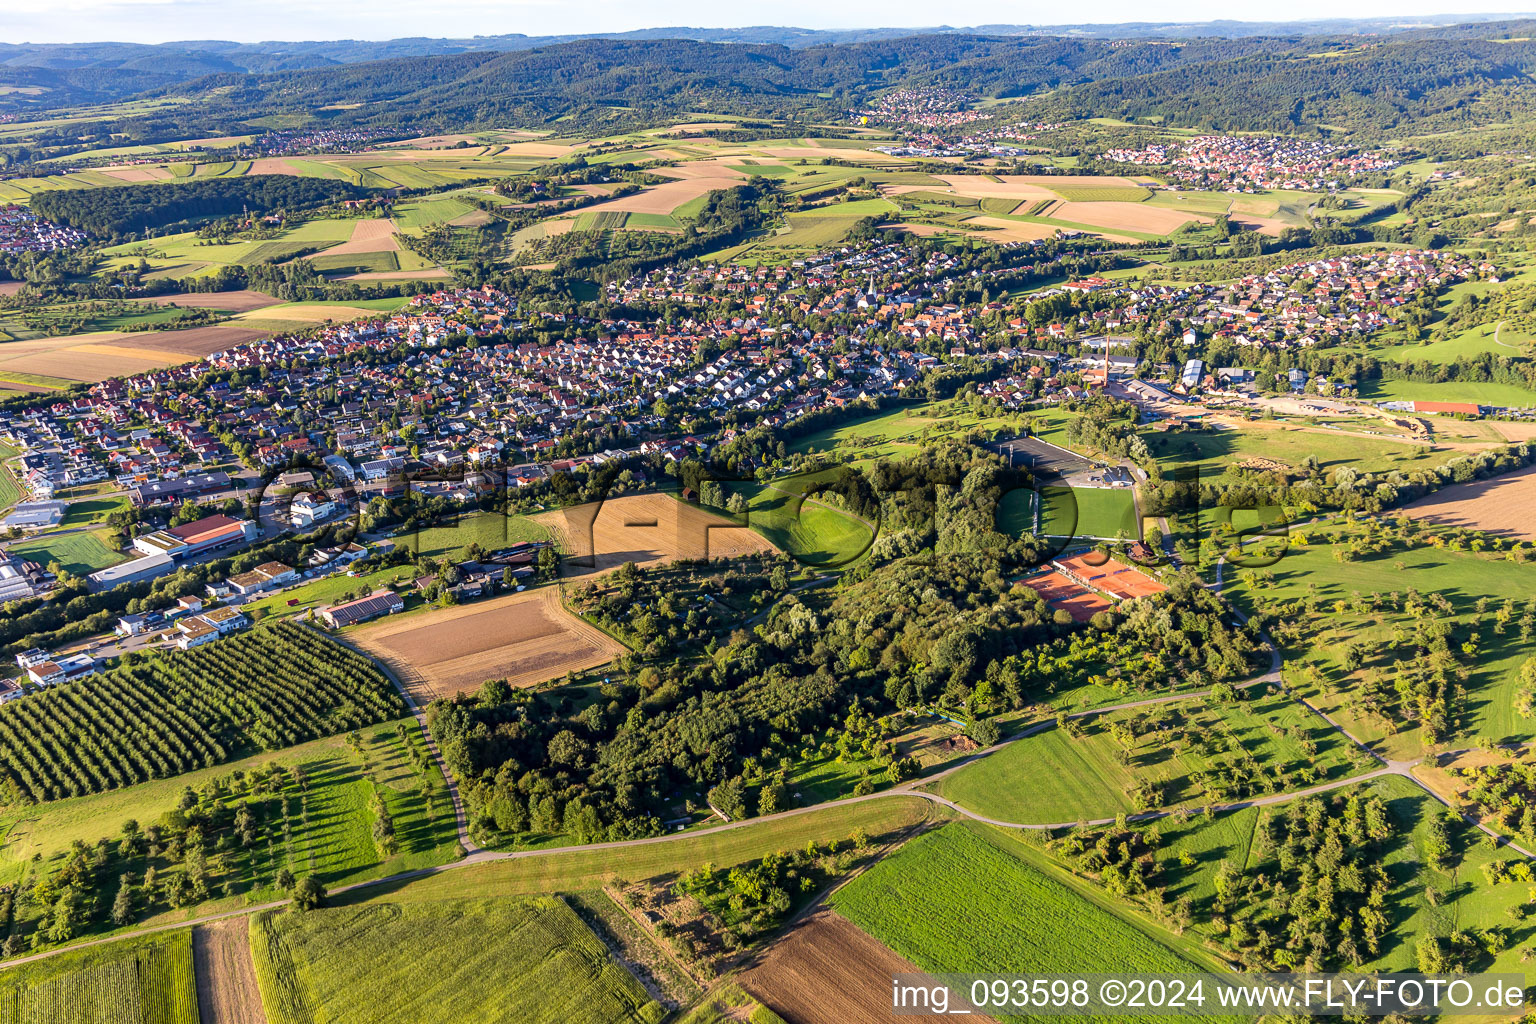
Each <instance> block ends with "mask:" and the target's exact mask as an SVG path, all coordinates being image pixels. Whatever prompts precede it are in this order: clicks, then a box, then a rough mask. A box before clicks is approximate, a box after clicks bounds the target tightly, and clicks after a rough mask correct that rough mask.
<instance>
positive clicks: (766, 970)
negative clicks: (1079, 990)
mask: <svg viewBox="0 0 1536 1024" xmlns="http://www.w3.org/2000/svg"><path fill="white" fill-rule="evenodd" d="M916 973H920V972H919V971H918V968H916V967H914V966H913V965H912V964H910V963H908V962H907V961H906V960H903V959H902V958H901V957H900V956H897V955H896V953H894V952H892V951H891V950H890V949H889V948H888V947H886V946H885V945H883V944H882V943H880V942H879V941H878V940H877V939H875V938H874V937H872V936H871V935H869V934H868V933H866V932H864V931H862V930H861V929H860V928H858V927H857V926H856V925H854V924H853V922H851V921H849V920H848V919H847V918H845V917H842V916H841V915H839V914H836V913H834V912H833V911H831V910H827V909H825V908H823V909H821V910H817V911H816V912H815V913H814V914H812V915H811V916H810V917H808V918H806V919H805V921H804V922H803V923H801V924H799V925H796V926H795V929H794V930H793V931H791V932H790V933H789V934H788V935H786V936H785V937H784V938H783V939H781V940H779V941H778V942H776V943H774V945H773V948H772V949H771V950H769V951H768V954H767V955H766V956H764V957H763V958H762V959H761V960H760V961H759V962H758V963H757V964H756V965H755V966H754V967H753V968H752V969H751V970H749V971H747V972H746V973H745V974H743V975H742V976H741V986H742V988H744V989H746V990H747V991H748V992H750V993H751V994H752V995H753V996H754V997H755V998H756V999H758V1000H759V1001H761V1002H762V1003H763V1004H765V1005H766V1006H767V1007H768V1008H769V1009H770V1010H772V1011H773V1012H774V1013H777V1014H778V1015H779V1016H780V1017H783V1018H784V1020H785V1021H787V1022H788V1024H886V1022H887V1021H891V1020H904V1021H905V1020H911V1021H936V1020H942V1019H946V1018H944V1017H943V1016H941V1015H939V1014H917V1015H914V1016H902V1017H892V1015H891V978H892V977H893V976H895V975H897V974H916ZM966 1019H967V1020H971V1021H979V1022H990V1021H991V1020H992V1018H991V1017H984V1016H982V1015H981V1014H976V1013H972V1014H969V1015H967V1017H966Z"/></svg>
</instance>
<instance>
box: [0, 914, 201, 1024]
mask: <svg viewBox="0 0 1536 1024" xmlns="http://www.w3.org/2000/svg"><path fill="white" fill-rule="evenodd" d="M0 1021H4V1022H6V1024H199V1018H198V1011H197V986H196V983H195V980H194V978H193V970H192V933H191V931H190V930H188V929H182V930H180V931H173V932H167V933H165V934H162V935H148V936H145V937H143V938H137V939H129V940H127V941H124V942H115V943H112V944H111V945H108V946H103V947H101V948H99V949H86V950H80V951H78V952H70V953H65V954H63V955H62V956H57V957H53V958H51V959H48V960H44V961H42V962H40V963H36V964H28V965H26V966H24V967H19V968H13V969H11V970H8V971H4V972H0Z"/></svg>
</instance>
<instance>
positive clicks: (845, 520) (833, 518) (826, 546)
mask: <svg viewBox="0 0 1536 1024" xmlns="http://www.w3.org/2000/svg"><path fill="white" fill-rule="evenodd" d="M804 485H805V484H804V478H792V479H788V480H780V481H777V482H776V483H773V484H756V483H747V482H741V483H727V484H724V485H723V486H724V488H725V491H726V493H727V494H728V495H729V494H740V495H742V496H743V497H744V498H746V500H747V523H748V525H750V526H751V527H752V529H754V530H756V531H757V532H758V533H760V534H762V535H763V536H764V537H766V538H767V539H768V540H769V541H771V542H772V543H773V546H774V547H776V548H778V549H779V550H780V551H783V552H786V553H787V554H790V555H792V556H794V558H795V559H796V560H797V561H799V562H800V563H802V564H803V565H808V566H811V567H813V568H825V569H838V568H844V567H846V566H848V565H850V564H852V563H853V562H855V561H857V560H858V559H859V558H860V557H861V556H862V555H863V554H864V552H865V551H867V550H868V548H869V545H870V544H871V542H873V541H874V539H875V531H874V530H873V529H872V528H871V527H870V526H868V525H867V524H865V523H863V522H860V521H859V520H858V519H857V518H855V517H854V516H852V515H850V514H849V513H847V512H842V511H839V510H838V509H836V508H832V507H830V506H828V505H826V504H823V503H820V502H818V501H817V499H815V498H802V497H801V495H802V493H803V491H802V490H801V489H800V488H803V487H804ZM797 504H798V505H799V508H798V510H797V509H796V505H797Z"/></svg>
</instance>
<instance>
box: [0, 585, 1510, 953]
mask: <svg viewBox="0 0 1536 1024" xmlns="http://www.w3.org/2000/svg"><path fill="white" fill-rule="evenodd" d="M1224 567H1225V561H1224V560H1221V561H1218V563H1217V569H1216V573H1217V579H1216V584H1215V588H1214V589H1216V590H1217V591H1218V592H1219V591H1220V589H1221V588H1222V586H1224V584H1225V573H1224V571H1223V570H1224ZM1233 610H1234V612H1235V613H1236V614H1237V615H1238V616H1239V618H1243V619H1245V617H1244V616H1242V613H1241V612H1237V610H1236V609H1233ZM1263 639H1264V641H1265V643H1266V645H1267V646H1268V647H1269V651H1270V665H1269V668H1268V669H1267V670H1265V671H1263V672H1261V673H1259V674H1258V675H1256V676H1254V677H1252V678H1251V679H1248V680H1247V681H1245V682H1243V683H1239V684H1236V685H1237V686H1239V687H1240V688H1245V689H1246V688H1250V687H1253V686H1259V685H1264V684H1270V685H1275V686H1279V687H1281V688H1282V689H1284V682H1283V680H1282V677H1281V671H1280V670H1281V665H1282V659H1281V655H1280V651H1279V648H1278V647H1276V646H1275V644H1274V643H1273V642H1271V641H1270V640H1269V638H1268V637H1264V638H1263ZM349 646H350V645H349ZM352 649H353V650H357V649H356V648H355V647H354V648H352ZM358 653H360V654H363V655H364V656H365V657H367V656H368V655H367V654H366V652H362V651H358ZM376 663H377V662H376ZM381 668H382V669H383V671H384V672H385V674H386V675H387V676H388V677H389V679H390V681H391V682H393V683H394V685H395V686H396V688H397V689H399V690H400V692H401V694H402V696H403V697H404V698H405V701H406V703H407V705H408V706H409V707H410V708H411V710H412V713H413V714H415V716H416V719H417V722H418V723H419V724H420V726H421V729H422V733H423V735H424V736H425V737H426V740H427V744H428V749H429V750H431V752H432V755H433V757H434V758H436V759H437V763H438V765H439V767H440V768H441V769H442V772H443V776H444V779H445V780H446V781H447V784H448V790H449V793H450V794H451V795H452V797H453V806H454V815H455V818H456V821H457V824H458V829H459V839H460V842H461V843H462V844H463V845H464V849H465V850H466V856H464V857H463V858H461V859H459V860H457V861H454V862H452V863H450V864H442V865H438V866H436V867H428V868H419V869H417V870H414V871H405V872H400V873H398V874H393V875H386V876H384V877H382V878H375V879H369V880H367V881H362V882H355V883H353V884H351V885H346V886H341V887H339V888H337V889H334V890H331V892H330V895H331V896H340V895H343V894H347V893H353V892H361V891H365V890H368V889H373V888H383V887H387V886H393V885H399V884H401V883H403V882H409V881H414V880H416V879H421V878H428V877H431V876H433V875H439V874H443V873H445V872H449V871H457V870H460V869H463V868H467V867H471V866H473V865H477V864H488V863H492V862H495V861H513V860H524V859H529V858H537V857H551V856H558V855H561V854H566V853H574V852H594V851H596V852H602V851H608V850H613V851H618V850H627V849H631V848H634V847H640V846H654V845H658V844H662V843H675V842H686V841H687V840H690V839H695V838H698V837H700V836H703V835H711V836H712V835H717V834H719V833H721V832H727V831H732V830H735V829H742V828H754V827H756V826H758V825H761V824H765V823H768V822H776V821H783V820H786V819H789V818H797V817H801V816H803V815H807V814H815V813H819V812H821V811H825V810H828V809H831V808H839V807H848V806H852V805H854V804H861V803H868V802H870V801H873V800H889V799H892V798H897V799H901V798H913V797H915V798H917V799H920V800H926V801H928V802H929V803H932V804H935V805H938V806H941V807H944V808H946V809H948V810H950V811H952V812H954V813H955V814H958V815H959V816H961V817H963V818H967V819H969V820H972V821H976V822H980V823H982V824H986V825H992V826H995V827H998V828H1008V829H1017V830H1020V831H1039V832H1043V831H1050V830H1056V829H1064V828H1074V827H1076V826H1078V825H1080V824H1085V822H1079V821H1069V822H1053V823H1036V822H1016V821H1003V820H1000V819H996V818H991V817H987V816H985V815H982V814H978V813H976V812H975V811H972V810H969V809H967V808H965V807H962V806H961V805H959V804H957V803H955V802H954V801H952V800H948V799H946V798H944V797H942V796H940V795H939V794H937V793H931V792H928V791H927V790H926V789H924V788H920V787H926V786H929V785H931V784H933V783H935V782H938V781H940V780H942V779H945V778H947V777H949V776H951V775H953V774H955V773H956V772H958V771H960V770H961V769H963V768H965V767H967V766H969V765H972V764H975V763H976V762H977V761H980V760H982V759H984V758H987V757H991V756H992V755H994V754H996V753H997V752H998V751H1000V750H1003V749H1004V748H1006V747H1009V746H1011V745H1013V744H1015V743H1018V742H1020V741H1022V740H1025V739H1028V738H1029V737H1031V736H1036V735H1039V734H1040V733H1042V732H1045V731H1046V730H1048V729H1053V728H1055V727H1056V721H1055V719H1053V718H1052V719H1046V720H1044V721H1040V722H1036V723H1035V724H1034V725H1031V726H1029V727H1028V728H1026V729H1023V730H1021V731H1020V732H1018V733H1017V734H1015V735H1014V736H1011V737H1009V738H1008V739H1006V740H1002V741H1001V742H999V743H996V744H994V745H992V746H990V747H988V748H987V749H985V750H982V751H978V752H977V753H975V754H972V755H970V756H968V757H965V758H962V759H960V760H958V761H956V762H955V763H954V764H953V765H950V766H949V767H948V768H945V769H943V770H942V771H939V772H936V773H934V774H932V775H928V776H924V777H922V778H919V779H913V780H912V781H910V782H907V783H903V784H901V785H899V786H895V787H893V788H891V789H887V790H882V791H880V792H878V793H868V794H865V795H863V796H853V797H846V798H844V799H841V800H833V801H828V802H825V803H819V804H811V805H809V806H806V807H796V808H792V809H790V810H787V811H780V812H778V813H776V814H769V815H764V816H762V817H758V818H745V819H741V820H738V821H732V822H728V823H725V824H722V825H717V826H714V827H712V828H709V829H705V830H702V831H688V832H672V833H668V834H665V835H660V836H651V837H648V838H645V839H628V840H620V841H616V842H608V843H591V844H588V845H585V846H562V847H551V848H545V849H538V850H508V851H492V850H485V849H482V848H480V847H479V846H477V845H475V844H474V843H472V842H471V841H470V840H469V835H468V829H467V825H466V820H465V816H464V809H463V804H462V802H461V800H460V797H459V791H458V785H457V784H456V783H455V781H454V780H453V777H452V776H451V775H450V774H449V772H448V770H447V767H446V765H444V764H443V761H442V756H441V753H440V751H439V750H438V747H437V743H436V741H435V740H433V738H432V735H431V733H430V731H428V730H427V727H426V716H425V714H424V712H423V711H422V710H421V709H419V708H418V707H417V706H416V703H415V701H413V700H412V699H411V697H410V694H408V693H406V692H405V689H404V687H403V686H401V684H400V681H399V680H398V679H396V678H395V675H394V673H393V672H391V671H389V669H388V667H387V666H381ZM1287 692H1289V691H1287ZM1210 694H1211V691H1210V690H1208V689H1207V690H1198V691H1191V692H1189V693H1184V694H1168V695H1164V696H1160V697H1146V698H1142V699H1139V700H1132V701H1125V702H1123V703H1120V704H1112V705H1107V706H1105V707H1099V708H1092V709H1089V710H1085V711H1076V712H1071V713H1070V714H1068V716H1067V717H1068V718H1074V719H1080V718H1088V717H1091V716H1094V715H1103V714H1110V713H1113V712H1116V711H1127V710H1133V709H1135V708H1144V707H1151V706H1155V705H1159V704H1168V703H1174V702H1178V701H1187V700H1194V699H1198V698H1202V697H1208V696H1210ZM1291 697H1292V699H1293V700H1297V701H1298V702H1299V703H1300V704H1302V705H1303V706H1304V707H1306V708H1307V709H1308V710H1309V711H1311V712H1313V713H1314V714H1317V715H1318V716H1319V717H1321V718H1322V719H1323V720H1324V721H1326V722H1327V723H1328V724H1329V726H1330V727H1331V728H1333V729H1335V730H1336V731H1338V732H1339V733H1340V734H1342V735H1343V736H1344V737H1345V738H1346V739H1348V740H1349V741H1350V742H1351V743H1353V744H1354V745H1355V746H1356V747H1358V748H1359V749H1361V750H1363V751H1365V752H1366V753H1368V754H1370V756H1371V757H1373V758H1375V759H1376V761H1377V762H1378V763H1379V765H1380V767H1378V768H1375V769H1373V770H1371V771H1368V772H1364V773H1362V774H1358V775H1351V776H1349V777H1347V778H1342V779H1336V780H1334V781H1332V782H1327V783H1323V784H1321V785H1317V786H1310V787H1308V788H1306V789H1300V790H1295V791H1292V792H1288V793H1273V794H1270V795H1268V796H1262V797H1255V798H1253V799H1250V800H1241V801H1236V802H1232V803H1223V804H1212V805H1210V809H1211V810H1212V811H1213V812H1216V813H1224V812H1228V811H1237V810H1243V809H1246V808H1249V807H1270V806H1274V805H1276V804H1282V803H1286V802H1289V801H1291V800H1298V799H1305V798H1306V797H1310V796H1317V795H1319V794H1322V793H1327V792H1331V791H1333V790H1337V789H1342V788H1344V787H1346V786H1354V785H1358V784H1360V783H1363V782H1369V781H1371V780H1373V779H1379V778H1385V777H1387V776H1392V775H1395V776H1398V777H1400V778H1404V779H1407V780H1409V781H1410V782H1412V783H1413V784H1414V785H1415V786H1417V787H1418V788H1420V789H1421V790H1423V791H1424V792H1425V793H1427V794H1428V795H1429V796H1430V797H1431V798H1432V799H1434V800H1435V801H1436V802H1437V803H1440V804H1442V805H1444V806H1446V807H1448V808H1451V809H1452V810H1457V809H1456V808H1455V807H1453V806H1452V805H1451V804H1450V803H1449V802H1448V801H1447V800H1446V799H1445V798H1443V797H1441V796H1440V795H1439V794H1438V793H1436V792H1435V791H1434V790H1432V789H1430V788H1429V786H1427V785H1426V784H1425V783H1424V782H1423V781H1421V780H1420V779H1419V778H1418V777H1417V776H1415V775H1414V774H1413V769H1414V768H1415V767H1418V766H1419V765H1420V764H1423V763H1424V762H1423V761H1422V760H1420V761H1395V760H1389V759H1387V758H1385V757H1382V756H1381V755H1380V754H1377V753H1376V752H1375V751H1372V750H1371V749H1370V747H1368V746H1367V745H1366V744H1364V743H1362V742H1361V741H1360V740H1359V739H1358V738H1356V737H1355V736H1353V735H1352V734H1351V733H1350V732H1349V731H1348V730H1347V729H1345V728H1344V727H1343V726H1342V725H1340V724H1339V723H1338V722H1337V721H1336V720H1335V719H1333V718H1332V717H1331V716H1329V715H1327V714H1326V713H1324V712H1322V711H1320V710H1318V709H1317V708H1316V707H1314V706H1313V705H1311V704H1310V703H1308V702H1306V701H1304V700H1301V699H1300V698H1299V697H1296V696H1295V695H1294V694H1291ZM1188 810H1194V808H1188ZM1202 810H1203V808H1202ZM1175 813H1180V809H1178V808H1167V809H1163V808H1160V809H1157V810H1151V811H1142V812H1138V813H1135V814H1128V815H1126V820H1127V821H1134V822H1142V821H1153V820H1157V819H1161V818H1166V817H1169V816H1171V815H1173V814H1175ZM1457 813H1459V814H1461V816H1462V817H1463V818H1464V819H1465V820H1466V821H1467V822H1468V823H1470V824H1472V825H1475V826H1476V827H1477V828H1478V829H1480V830H1481V831H1483V832H1484V833H1486V834H1487V835H1490V836H1493V837H1494V838H1495V839H1497V840H1498V841H1499V843H1500V844H1502V845H1505V846H1508V847H1509V848H1510V849H1511V850H1514V851H1515V852H1516V853H1519V854H1520V855H1521V856H1523V857H1526V858H1528V859H1536V854H1533V853H1531V852H1530V851H1528V850H1525V849H1523V848H1522V847H1520V846H1518V845H1516V844H1515V843H1513V842H1510V841H1509V840H1508V839H1507V838H1506V837H1504V836H1501V835H1500V834H1499V833H1497V832H1495V831H1494V830H1493V829H1492V828H1490V827H1488V826H1486V825H1484V824H1483V823H1482V822H1479V821H1477V820H1475V819H1473V818H1471V817H1470V816H1468V815H1466V814H1462V812H1460V811H1459V810H1458V811H1457ZM1115 821H1116V818H1115V817H1108V818H1095V819H1091V820H1089V821H1087V822H1086V824H1088V825H1108V824H1113V823H1114V822H1115ZM289 902H290V901H289V900H274V901H271V902H268V903H262V904H258V905H254V906H249V907H241V908H238V909H236V910H229V911H223V912H220V913H216V914H209V915H206V916H204V917H198V918H193V919H190V920H186V921H176V922H171V923H167V924H159V925H153V926H147V927H144V928H138V929H134V930H133V931H128V932H123V933H120V934H117V935H109V936H104V937H102V938H98V939H90V940H87V941H85V942H79V943H75V944H73V945H69V946H62V947H59V948H57V949H52V950H47V951H45V952H42V953H34V954H32V955H30V956H25V957H19V958H17V959H14V960H8V961H5V962H4V963H0V970H5V969H8V968H12V967H17V966H20V965H22V964H29V963H35V962H37V961H39V960H46V959H48V958H50V957H54V956H58V955H60V954H62V953H67V952H70V951H71V950H76V949H83V948H87V947H91V946H100V945H105V944H108V943H113V942H119V941H122V940H125V939H130V938H134V937H137V936H142V935H148V934H153V933H155V932H164V931H170V930H173V929H177V928H190V927H194V926H196V925H200V924H207V923H210V922H213V921H220V920H223V919H225V918H230V917H237V916H240V915H242V914H254V913H258V912H260V911H264V910H273V909H276V908H279V907H282V906H286V905H287V904H288V903H289Z"/></svg>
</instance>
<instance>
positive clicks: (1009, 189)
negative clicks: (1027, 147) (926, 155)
mask: <svg viewBox="0 0 1536 1024" xmlns="http://www.w3.org/2000/svg"><path fill="white" fill-rule="evenodd" d="M934 177H936V178H938V179H939V180H940V181H942V182H944V184H946V185H948V186H949V189H948V191H950V192H953V193H954V194H955V195H957V196H967V197H969V198H971V199H991V198H997V199H1017V200H1018V201H1019V202H1021V203H1022V202H1024V201H1025V200H1026V199H1060V198H1061V197H1060V196H1058V195H1057V194H1056V193H1054V192H1052V191H1051V190H1050V189H1048V188H1043V187H1041V186H1040V185H1037V184H1035V183H1034V182H1032V181H1026V180H1025V178H1024V176H1023V175H1018V174H1010V175H1000V177H1001V178H1002V180H1001V181H992V180H991V179H990V178H985V177H982V176H981V175H979V174H936V175H934Z"/></svg>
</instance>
